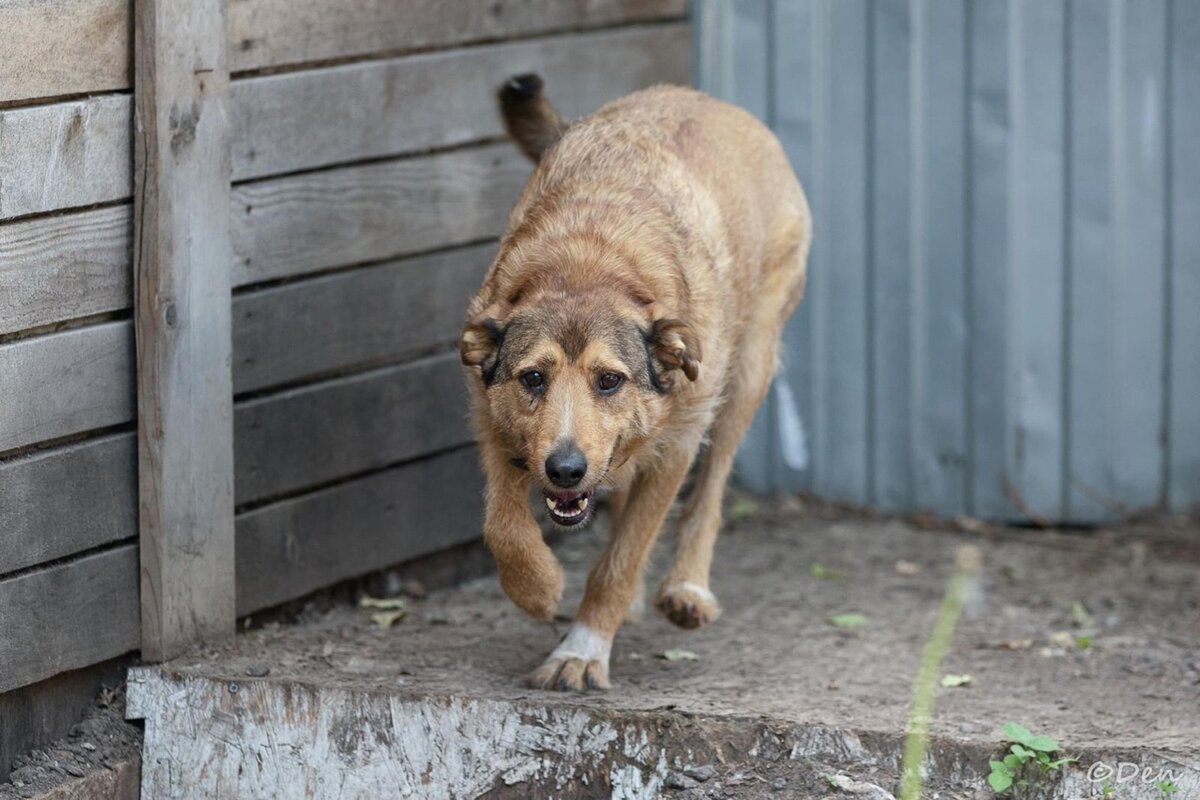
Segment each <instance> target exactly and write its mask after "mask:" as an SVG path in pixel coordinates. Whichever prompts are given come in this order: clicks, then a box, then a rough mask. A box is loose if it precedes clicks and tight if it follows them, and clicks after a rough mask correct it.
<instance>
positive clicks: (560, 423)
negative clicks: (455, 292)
mask: <svg viewBox="0 0 1200 800" xmlns="http://www.w3.org/2000/svg"><path fill="white" fill-rule="evenodd" d="M460 352H461V355H462V361H463V363H464V364H466V365H467V366H468V367H472V368H475V370H474V371H477V372H478V379H479V380H480V381H481V383H482V387H483V402H484V403H486V411H487V417H488V424H489V427H490V428H491V430H492V432H493V433H494V435H497V436H499V437H500V438H501V441H503V442H504V443H505V444H506V446H507V447H508V449H509V452H510V454H511V456H512V463H513V464H514V465H515V466H516V467H517V468H523V469H527V470H529V472H530V473H531V474H532V475H533V477H534V480H535V482H536V483H537V484H538V485H539V486H540V488H541V490H542V494H543V495H544V496H545V499H546V504H547V506H548V507H549V508H550V516H551V518H552V519H553V520H554V521H555V522H556V523H557V524H559V525H563V526H572V525H577V524H580V523H582V522H585V521H586V520H588V519H590V516H591V510H592V506H593V505H594V504H593V503H592V502H591V500H592V498H593V495H594V493H595V491H596V489H597V488H598V487H601V486H603V485H604V483H605V479H606V478H607V477H608V476H609V475H610V473H611V472H612V471H614V470H616V469H618V468H619V467H620V466H621V465H622V464H624V463H625V462H626V461H627V460H628V459H629V458H630V457H632V456H633V455H634V454H635V453H636V452H638V450H639V449H640V448H641V447H643V446H644V445H645V444H646V443H647V442H648V441H650V440H651V439H653V438H654V436H655V435H656V434H657V433H658V432H659V431H660V430H661V429H662V425H663V422H664V419H665V417H666V414H667V411H668V409H669V401H670V396H671V394H672V392H673V391H675V390H676V389H677V388H678V387H679V386H680V385H682V381H683V379H685V378H686V379H687V380H691V381H694V380H696V378H697V376H698V374H699V369H700V350H699V345H698V343H697V341H696V338H695V336H694V335H693V333H692V330H691V329H690V328H689V326H688V325H687V324H686V323H685V322H683V321H681V320H679V319H675V318H671V317H667V316H665V315H664V309H662V308H660V307H659V306H658V305H657V304H656V303H654V302H652V301H651V300H649V299H648V298H645V297H638V296H635V294H631V293H630V292H628V291H626V290H624V289H622V288H620V287H605V286H595V285H592V286H589V287H588V288H587V290H586V291H579V290H577V289H576V290H572V289H571V288H569V287H568V286H566V285H564V284H561V283H559V284H557V285H556V284H554V283H550V284H549V285H546V286H541V287H535V288H529V287H525V288H523V289H521V290H518V291H515V292H514V293H513V296H512V297H510V298H506V299H505V300H503V301H501V302H498V303H493V304H492V305H490V306H489V307H488V308H486V309H484V310H482V311H480V312H479V313H477V314H476V315H475V316H473V317H472V318H471V319H470V320H469V321H468V323H467V325H466V327H465V328H464V330H463V334H462V339H461V341H460Z"/></svg>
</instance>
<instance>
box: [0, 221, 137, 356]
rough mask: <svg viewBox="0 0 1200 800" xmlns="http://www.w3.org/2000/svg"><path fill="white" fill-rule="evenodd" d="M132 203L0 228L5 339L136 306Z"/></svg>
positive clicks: (0, 309)
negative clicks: (133, 275) (21, 333)
mask: <svg viewBox="0 0 1200 800" xmlns="http://www.w3.org/2000/svg"><path fill="white" fill-rule="evenodd" d="M132 226H133V216H132V212H131V208H130V207H129V206H118V207H115V208H102V209H97V210H95V211H83V212H80V213H78V214H64V215H61V216H53V217H41V218H37V219H31V220H26V221H24V222H13V223H9V224H7V225H0V334H5V333H12V332H14V331H19V330H23V329H25V328H33V327H37V326H40V325H47V324H49V323H53V322H61V321H63V320H68V319H72V318H77V317H86V316H88V315H91V314H100V313H104V312H108V311H118V310H121V309H125V308H129V306H130V305H132V304H133V281H132V267H131V264H132V261H133V252H132V247H133V242H132V238H133V229H132Z"/></svg>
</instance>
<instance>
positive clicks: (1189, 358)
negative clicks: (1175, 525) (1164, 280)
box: [1167, 3, 1200, 512]
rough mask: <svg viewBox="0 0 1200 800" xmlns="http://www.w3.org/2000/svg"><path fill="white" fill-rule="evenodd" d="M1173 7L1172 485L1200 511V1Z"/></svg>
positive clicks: (1177, 500) (1176, 496)
mask: <svg viewBox="0 0 1200 800" xmlns="http://www.w3.org/2000/svg"><path fill="white" fill-rule="evenodd" d="M1170 8H1171V19H1170V22H1169V25H1168V30H1169V31H1170V33H1169V36H1170V37H1171V40H1170V48H1169V52H1170V53H1171V64H1170V67H1169V68H1170V70H1171V77H1170V86H1171V96H1170V97H1168V98H1167V103H1168V104H1169V105H1170V109H1171V111H1170V115H1171V117H1170V119H1171V131H1170V134H1169V136H1170V142H1171V153H1170V154H1169V155H1168V159H1169V161H1168V163H1170V165H1171V183H1170V192H1171V195H1170V214H1171V228H1170V231H1171V240H1170V242H1169V247H1170V252H1169V259H1170V265H1171V273H1170V277H1169V280H1170V287H1171V289H1170V295H1171V296H1170V320H1171V327H1170V330H1169V331H1168V336H1169V343H1170V344H1169V347H1170V353H1171V362H1170V364H1169V369H1170V379H1169V380H1170V396H1169V398H1168V402H1169V404H1170V406H1169V408H1170V417H1169V420H1168V424H1169V428H1168V432H1167V437H1168V441H1169V445H1168V459H1167V478H1168V490H1167V491H1168V499H1169V503H1170V508H1171V510H1172V511H1176V512H1182V511H1189V510H1191V511H1196V512H1200V402H1197V398H1200V314H1198V313H1196V309H1200V225H1197V224H1196V220H1200V47H1197V46H1196V43H1197V42H1200V4H1196V3H1173V4H1172V5H1171V7H1170Z"/></svg>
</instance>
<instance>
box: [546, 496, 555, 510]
mask: <svg viewBox="0 0 1200 800" xmlns="http://www.w3.org/2000/svg"><path fill="white" fill-rule="evenodd" d="M546 507H547V508H549V509H550V510H551V511H553V510H554V498H551V497H547V498H546Z"/></svg>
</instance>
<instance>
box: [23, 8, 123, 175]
mask: <svg viewBox="0 0 1200 800" xmlns="http://www.w3.org/2000/svg"><path fill="white" fill-rule="evenodd" d="M132 6H133V4H132V3H131V2H130V1H129V0H54V1H53V2H47V1H46V0H8V1H7V2H5V3H3V4H0V30H2V31H6V32H7V33H8V35H7V36H6V37H5V41H4V47H2V48H0V103H3V102H9V101H13V100H25V99H28V98H34V97H55V96H58V95H65V94H77V93H82V92H103V91H109V90H112V89H124V88H126V87H128V86H129V81H130V69H129V66H130V61H131V50H130V42H129V34H130V31H131V28H130V25H129V12H130V9H131V8H132ZM2 127H3V126H2V125H0V128H2ZM2 160H3V159H0V161H2Z"/></svg>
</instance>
